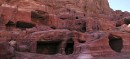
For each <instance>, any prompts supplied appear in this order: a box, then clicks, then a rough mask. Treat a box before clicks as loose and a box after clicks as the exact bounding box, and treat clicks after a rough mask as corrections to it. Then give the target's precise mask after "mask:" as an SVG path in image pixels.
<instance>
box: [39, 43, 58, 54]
mask: <svg viewBox="0 0 130 59" xmlns="http://www.w3.org/2000/svg"><path fill="white" fill-rule="evenodd" d="M59 46H60V42H54V41H49V42H43V41H38V42H37V53H40V54H49V55H53V54H57V53H58V51H59Z"/></svg>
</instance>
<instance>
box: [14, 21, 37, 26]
mask: <svg viewBox="0 0 130 59" xmlns="http://www.w3.org/2000/svg"><path fill="white" fill-rule="evenodd" d="M32 27H35V24H32V23H27V22H22V21H18V22H16V28H32Z"/></svg>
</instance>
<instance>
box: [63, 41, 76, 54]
mask: <svg viewBox="0 0 130 59" xmlns="http://www.w3.org/2000/svg"><path fill="white" fill-rule="evenodd" d="M73 51H74V41H73V40H72V39H69V40H68V41H67V44H66V47H65V53H66V55H69V54H72V53H73Z"/></svg>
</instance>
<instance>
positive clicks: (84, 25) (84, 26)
mask: <svg viewBox="0 0 130 59" xmlns="http://www.w3.org/2000/svg"><path fill="white" fill-rule="evenodd" d="M81 32H86V23H84V24H83V25H82V30H81Z"/></svg>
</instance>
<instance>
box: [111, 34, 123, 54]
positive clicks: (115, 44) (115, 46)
mask: <svg viewBox="0 0 130 59" xmlns="http://www.w3.org/2000/svg"><path fill="white" fill-rule="evenodd" d="M109 45H110V47H111V48H112V50H114V51H116V52H121V50H122V48H123V40H122V38H121V37H120V36H115V35H112V34H111V35H109Z"/></svg>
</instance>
